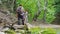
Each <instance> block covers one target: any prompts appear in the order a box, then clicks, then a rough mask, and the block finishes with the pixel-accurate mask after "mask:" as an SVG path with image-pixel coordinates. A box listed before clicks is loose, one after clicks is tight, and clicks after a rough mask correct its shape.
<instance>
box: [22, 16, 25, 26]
mask: <svg viewBox="0 0 60 34" xmlns="http://www.w3.org/2000/svg"><path fill="white" fill-rule="evenodd" d="M24 21H25V19H24V16H22V25H24Z"/></svg>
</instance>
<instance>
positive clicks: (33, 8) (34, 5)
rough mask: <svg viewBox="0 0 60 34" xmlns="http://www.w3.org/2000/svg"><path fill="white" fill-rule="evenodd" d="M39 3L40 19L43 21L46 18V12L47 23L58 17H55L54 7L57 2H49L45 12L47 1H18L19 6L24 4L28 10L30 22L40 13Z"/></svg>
mask: <svg viewBox="0 0 60 34" xmlns="http://www.w3.org/2000/svg"><path fill="white" fill-rule="evenodd" d="M38 1H39V4H40V10H41V13H40V15H39V17H38V19H43V18H44V12H46V15H45V16H46V22H48V23H51V22H52V21H53V20H54V19H55V18H56V17H55V16H54V14H55V11H56V10H55V9H56V8H55V6H54V5H52V4H54V3H55V0H47V9H46V10H47V11H44V6H45V4H44V3H45V1H44V0H17V2H16V3H17V6H18V5H19V4H22V5H23V6H24V8H25V10H26V9H27V10H28V13H29V14H30V15H29V21H31V20H32V19H33V17H34V15H35V14H36V13H37V12H38V9H39V7H38Z"/></svg>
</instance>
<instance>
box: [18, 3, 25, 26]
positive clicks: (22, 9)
mask: <svg viewBox="0 0 60 34" xmlns="http://www.w3.org/2000/svg"><path fill="white" fill-rule="evenodd" d="M24 12H25V10H24V8H23V6H22V5H21V4H20V5H19V7H17V17H18V25H21V22H20V19H22V25H24V20H25V18H24Z"/></svg>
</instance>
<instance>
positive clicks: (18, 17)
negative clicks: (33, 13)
mask: <svg viewBox="0 0 60 34" xmlns="http://www.w3.org/2000/svg"><path fill="white" fill-rule="evenodd" d="M18 25H20V17H18Z"/></svg>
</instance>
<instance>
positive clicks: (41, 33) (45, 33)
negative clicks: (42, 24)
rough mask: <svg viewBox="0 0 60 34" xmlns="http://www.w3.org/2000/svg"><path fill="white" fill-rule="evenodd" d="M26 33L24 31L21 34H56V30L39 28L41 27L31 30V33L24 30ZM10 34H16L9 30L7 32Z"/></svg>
mask: <svg viewBox="0 0 60 34" xmlns="http://www.w3.org/2000/svg"><path fill="white" fill-rule="evenodd" d="M24 31H25V32H23V31H21V30H20V31H19V32H20V33H21V34H22V33H23V34H24V33H25V34H28V33H29V34H56V33H57V32H56V30H55V29H52V28H44V29H42V28H39V27H34V28H30V29H29V31H26V30H24ZM7 33H8V34H15V33H16V32H14V31H13V30H9V31H7Z"/></svg>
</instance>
